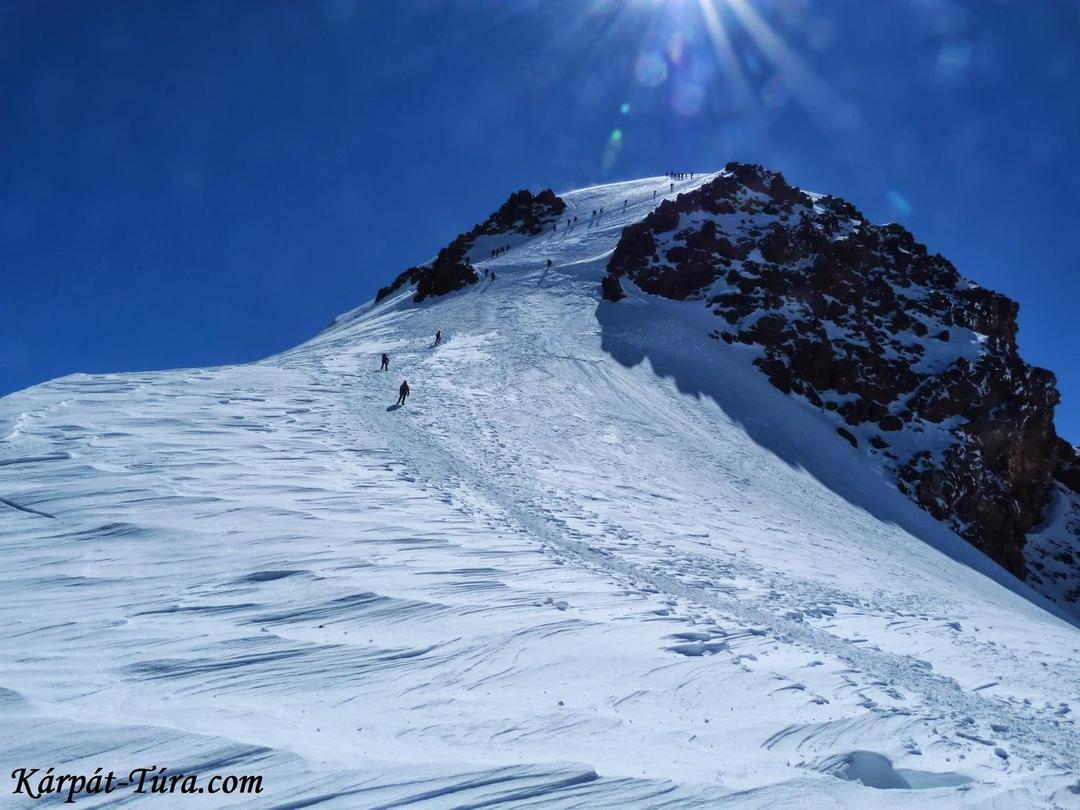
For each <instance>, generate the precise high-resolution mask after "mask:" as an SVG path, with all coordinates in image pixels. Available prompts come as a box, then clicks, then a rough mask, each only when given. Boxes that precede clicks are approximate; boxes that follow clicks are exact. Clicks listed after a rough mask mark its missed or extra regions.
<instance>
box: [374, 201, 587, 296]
mask: <svg viewBox="0 0 1080 810" xmlns="http://www.w3.org/2000/svg"><path fill="white" fill-rule="evenodd" d="M565 210H566V203H565V202H563V200H562V198H560V197H558V196H557V195H556V194H555V192H554V191H552V190H551V189H546V190H544V191H541V192H540V193H539V194H533V193H532V192H530V191H526V190H524V189H523V190H521V191H515V192H514V193H513V194H511V195H510V197H509V199H507V201H506V202H504V203H503V204H502V205H501V206H500V207H499V210H498V211H496V212H495V213H493V214H492V215H491V216H489V217H488V218H487V219H485V220H484V221H483V222H482V223H480V224H479V225H476V226H474V227H473V228H472V230H470V231H468V232H467V233H463V234H459V235H458V236H457V237H456V238H455V239H454V241H453V242H451V243H450V244H449V245H447V246H446V247H444V248H443V249H442V250H440V251H439V254H438V255H437V256H436V257H435V258H434V259H433V260H432V261H430V262H428V263H426V264H421V265H417V266H416V267H410V268H409V269H408V270H405V271H404V272H403V273H401V274H400V275H399V276H398V277H397V278H395V279H394V280H393V281H392V282H391V283H390V284H388V285H386V286H385V287H383V288H382V289H380V290H379V291H378V293H376V295H375V300H376V301H381V300H383V299H384V298H386V296H388V295H390V294H391V293H394V292H397V291H398V290H399V289H401V288H402V287H403V286H405V285H406V284H412V285H415V286H416V294H415V295H414V296H413V301H415V302H416V303H420V302H421V301H423V300H424V299H425V298H428V297H431V296H439V295H446V294H447V293H451V292H454V291H455V290H460V289H462V288H463V287H467V286H468V285H469V284H475V283H476V282H477V281H479V280H480V277H479V275H477V273H476V268H475V267H473V266H472V263H471V262H470V261H469V250H470V249H471V248H472V246H473V245H474V244H475V243H476V240H477V239H478V238H479V237H481V236H499V235H509V234H519V235H524V236H536V235H537V234H540V233H542V232H543V231H544V227H545V226H546V225H547V224H549V223H551V222H552V221H553V220H555V219H556V218H557V217H558V216H559V215H560V214H562V212H563V211H565Z"/></svg>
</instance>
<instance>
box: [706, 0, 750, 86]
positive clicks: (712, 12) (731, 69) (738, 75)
mask: <svg viewBox="0 0 1080 810" xmlns="http://www.w3.org/2000/svg"><path fill="white" fill-rule="evenodd" d="M697 3H698V8H699V10H700V12H701V18H702V20H704V22H705V30H706V31H707V32H708V34H709V38H710V39H711V40H712V43H713V47H714V48H715V49H716V52H717V55H718V56H719V57H720V61H721V62H722V63H723V66H724V71H725V75H726V76H727V77H728V79H729V81H730V82H731V85H732V87H733V88H734V95H735V101H736V105H737V106H742V105H743V104H744V103H745V102H747V101H748V100H749V99H750V95H751V94H750V86H749V84H748V83H747V81H746V76H744V75H743V70H742V65H740V64H739V58H738V56H737V55H736V54H735V48H734V47H733V46H732V44H731V37H729V36H728V32H727V28H725V27H724V21H723V19H721V17H720V12H719V10H718V9H717V7H716V5H715V4H714V3H713V0H697Z"/></svg>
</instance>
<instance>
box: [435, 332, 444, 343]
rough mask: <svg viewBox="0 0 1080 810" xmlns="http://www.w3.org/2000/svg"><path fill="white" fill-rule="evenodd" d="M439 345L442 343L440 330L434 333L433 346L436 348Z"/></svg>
mask: <svg viewBox="0 0 1080 810" xmlns="http://www.w3.org/2000/svg"><path fill="white" fill-rule="evenodd" d="M440 343H442V330H441V329H440V330H439V331H438V332H436V333H435V345H436V346H438V345H439V344H440Z"/></svg>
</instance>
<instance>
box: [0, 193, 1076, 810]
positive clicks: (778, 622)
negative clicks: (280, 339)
mask: <svg viewBox="0 0 1080 810" xmlns="http://www.w3.org/2000/svg"><path fill="white" fill-rule="evenodd" d="M705 179H707V178H705ZM698 182H700V181H699V180H694V181H684V182H682V183H677V184H676V192H677V191H679V190H681V189H685V188H690V187H693V186H694V185H696V184H697V183H698ZM654 190H660V193H659V194H658V195H657V200H659V199H660V198H662V197H663V196H664V194H665V193H667V190H668V181H667V180H664V179H659V178H653V179H649V180H643V181H636V182H633V183H623V184H616V185H612V186H604V187H598V188H593V189H586V190H583V191H577V192H571V193H568V194H564V195H561V196H562V198H563V199H564V200H565V201H566V203H567V206H568V208H567V211H566V214H569V215H573V213H577V215H578V216H579V223H578V226H577V227H576V228H574V229H571V230H570V231H569V232H563V231H562V230H561V229H560V231H559V232H555V233H550V232H546V233H543V234H541V235H538V236H525V235H515V236H514V237H513V238H507V239H506V240H504V242H505V243H509V244H510V245H511V249H510V250H509V251H508V252H506V253H505V254H503V255H501V256H500V257H498V258H497V259H494V260H490V259H488V258H485V256H489V255H490V246H485V245H478V246H477V250H478V251H480V253H479V255H474V256H472V257H471V261H472V262H473V263H474V264H475V265H476V266H477V268H478V269H480V270H484V269H487V270H494V271H496V278H495V280H494V281H490V280H489V279H488V278H482V280H481V281H480V283H478V284H475V285H472V286H470V287H468V288H466V289H465V290H463V291H461V292H458V293H454V294H452V295H449V296H446V297H444V298H441V299H435V300H428V301H426V302H424V303H423V304H421V305H414V304H412V303H411V302H410V301H409V297H410V296H409V292H408V291H407V290H402V291H400V292H398V293H395V294H392V295H391V296H389V297H388V298H387V299H386V300H384V301H383V302H381V303H380V304H378V305H377V306H375V305H367V306H365V307H361V308H360V309H358V310H355V311H353V312H351V313H349V314H348V315H346V316H343V317H342V318H340V319H338V321H337V322H336V324H335V326H334V327H332V328H331V329H329V330H327V332H325V333H324V334H322V335H320V336H318V337H317V338H315V339H314V340H312V341H310V342H309V343H307V344H305V345H304V346H301V347H299V348H297V349H296V350H294V351H291V352H288V353H286V354H284V355H281V356H279V357H276V358H271V359H269V360H267V361H264V362H262V363H256V364H252V365H249V366H242V367H232V368H220V369H212V370H188V371H173V372H162V373H155V374H131V375H103V376H94V377H88V376H72V377H67V378H63V379H60V380H57V381H54V382H52V383H49V384H46V385H42V386H38V387H36V388H33V389H29V390H27V391H24V392H20V393H18V394H14V395H11V396H8V397H5V398H4V399H2V400H0V498H3V503H0V593H2V594H3V596H4V598H3V600H2V601H0V611H2V616H0V618H2V624H0V628H2V629H0V633H2V634H3V639H2V642H0V716H2V721H3V726H4V728H5V729H6V730H7V732H8V733H6V734H5V735H4V737H3V739H2V741H0V765H2V766H3V767H2V768H0V771H3V772H4V773H5V774H6V773H10V771H11V770H13V769H14V768H16V767H24V766H27V767H47V766H49V765H55V766H57V768H58V771H59V770H60V769H61V766H62V769H63V771H64V772H71V773H78V772H85V773H90V772H92V771H93V769H94V768H95V767H98V766H103V767H105V768H106V769H109V768H113V769H115V770H116V771H118V772H121V771H126V770H130V769H131V768H135V767H146V766H151V765H158V766H167V767H169V769H170V771H171V772H176V771H186V772H191V771H196V772H198V773H201V774H211V773H235V774H262V775H263V776H264V787H265V791H264V793H263V794H262V795H261V796H259V797H250V798H248V799H246V800H245V799H243V798H242V797H235V796H234V797H229V798H228V799H215V798H213V797H210V796H201V797H195V798H194V799H192V800H190V806H208V807H210V806H238V807H244V806H247V807H258V808H265V807H301V806H305V807H306V806H315V807H341V808H358V807H361V808H374V807H403V806H407V807H418V808H420V807H423V808H436V807H485V806H492V805H496V806H514V807H617V808H625V807H664V806H669V807H686V806H717V807H720V806H757V807H761V806H777V805H784V804H786V805H790V806H799V807H806V806H840V807H866V806H874V807H909V806H912V804H913V803H914V802H916V801H917V802H918V804H919V805H920V806H923V805H934V804H938V805H944V806H956V805H959V804H963V805H965V806H980V807H1001V808H1014V807H1025V806H1028V807H1046V806H1054V805H1056V806H1076V805H1077V804H1078V802H1080V793H1078V791H1080V785H1078V783H1077V777H1076V772H1077V768H1078V765H1080V742H1078V739H1077V734H1076V727H1075V719H1074V712H1075V711H1076V710H1077V705H1078V704H1080V633H1078V631H1077V629H1076V628H1075V627H1074V626H1073V625H1072V624H1070V623H1069V622H1068V621H1067V620H1066V619H1064V618H1061V617H1059V616H1058V615H1057V613H1056V612H1055V611H1056V608H1054V607H1053V606H1052V605H1050V604H1049V603H1047V602H1045V600H1043V598H1042V597H1041V596H1039V595H1038V594H1036V593H1034V592H1033V591H1031V590H1030V589H1029V588H1028V586H1026V585H1025V584H1023V583H1021V582H1019V581H1018V580H1016V579H1015V578H1013V577H1012V576H1011V575H1010V574H1008V573H1007V572H1005V571H1004V570H1003V569H1001V568H999V567H998V566H996V565H995V564H994V563H992V562H990V561H989V560H988V559H987V558H985V557H984V556H982V555H981V554H979V553H978V552H977V551H975V550H974V549H973V548H972V547H971V546H969V545H968V544H967V543H966V542H964V541H963V540H961V539H960V538H959V537H957V536H956V535H954V534H952V533H951V532H950V531H949V530H948V529H947V528H945V527H944V526H942V525H941V524H939V523H937V522H936V521H934V520H933V519H932V518H931V517H930V516H929V515H927V514H926V513H925V512H922V511H921V510H919V509H918V507H917V506H916V505H915V504H913V503H911V502H910V501H908V500H907V499H906V498H904V497H903V496H901V495H900V494H899V493H898V492H897V491H896V490H895V488H893V487H892V486H891V485H890V484H889V483H888V482H887V481H886V480H885V479H883V478H881V477H878V476H877V475H876V474H874V473H873V472H872V471H870V470H869V468H868V467H866V466H865V464H864V462H863V461H862V459H861V456H860V455H859V454H858V453H857V452H856V451H855V450H854V449H853V448H849V447H848V446H847V445H846V444H844V443H842V442H838V441H837V440H836V435H835V432H834V429H833V427H832V426H831V425H830V424H828V423H827V421H826V420H825V419H824V418H823V417H822V415H821V414H818V413H816V412H814V411H812V410H810V409H808V408H806V407H805V406H804V405H802V404H801V403H799V402H798V401H796V400H794V399H792V398H790V397H786V396H784V395H783V394H781V393H780V392H779V391H777V390H775V389H774V388H773V387H772V386H771V385H770V384H769V382H768V380H767V379H765V378H764V377H763V376H762V375H761V374H760V373H759V372H757V371H756V370H755V369H754V368H753V367H752V366H751V365H750V364H749V363H748V361H747V358H746V357H745V356H744V355H743V354H742V352H743V350H744V347H740V346H737V345H734V346H728V345H724V344H719V343H717V342H715V341H712V340H710V339H709V338H708V336H707V330H705V331H703V330H701V329H699V328H698V325H697V324H694V323H688V322H687V319H686V318H685V317H684V313H683V311H682V310H679V309H677V306H678V305H677V304H676V303H674V302H667V301H661V300H657V299H652V298H649V297H646V296H642V295H639V294H635V293H632V294H631V295H630V297H629V298H627V299H626V300H624V301H622V302H620V304H619V305H617V307H610V306H609V305H607V304H602V303H601V302H600V301H599V300H598V298H599V295H598V294H599V281H600V278H601V277H602V276H603V274H604V272H605V266H606V262H607V258H608V256H609V254H610V251H611V250H612V249H613V247H614V245H615V243H616V242H617V240H618V237H619V234H620V232H621V228H622V226H623V225H625V224H627V223H628V222H630V221H633V220H634V219H640V218H641V217H642V216H644V214H645V213H647V212H648V211H649V210H651V208H652V207H653V206H654V205H655V204H656V201H654V199H653V191H654ZM624 200H626V201H627V206H626V209H625V211H624V209H623V201H624ZM600 207H603V208H604V209H605V214H604V216H603V217H601V218H599V221H598V222H595V223H594V222H592V221H591V217H590V212H591V210H592V209H594V208H595V209H598V208H600ZM549 258H551V259H552V260H553V266H552V267H551V268H548V267H547V266H546V263H547V259H549ZM644 310H648V312H647V315H648V317H647V318H642V317H638V315H639V314H642V311H644ZM706 314H707V313H706ZM646 323H647V326H645V325H644V324H646ZM436 330H442V333H443V335H444V339H445V343H444V345H442V346H440V347H438V348H435V347H433V346H432V345H431V342H432V341H431V339H432V336H433V335H434V333H435V331H436ZM695 344H700V345H701V346H702V349H703V350H702V351H701V352H690V353H689V354H692V355H693V356H695V357H697V358H700V359H697V360H696V361H695V362H694V363H693V364H692V365H691V364H688V363H687V361H686V360H685V358H686V357H687V355H688V352H686V351H685V349H687V348H691V349H692V348H693V346H694V345H695ZM382 351H387V352H388V353H389V354H390V356H391V373H389V374H385V373H379V372H378V371H376V370H375V369H377V368H378V354H379V353H380V352H382ZM402 378H407V379H408V380H409V383H410V385H411V386H412V390H413V396H412V397H410V399H409V401H408V403H407V404H406V406H405V407H403V408H400V409H394V408H393V407H392V405H393V402H394V400H395V399H396V390H397V386H398V384H399V383H400V381H401V379H402ZM912 791H917V793H913V792H912ZM117 797H120V798H123V799H125V800H130V799H133V798H138V797H137V796H132V795H131V794H130V792H128V793H125V792H120V793H117V794H113V796H112V797H110V801H111V800H115V799H116V798H117ZM105 801H106V800H105V798H104V797H98V798H94V797H84V798H81V799H80V800H79V803H78V804H79V806H85V807H94V806H100V805H102V804H104V803H105ZM153 801H157V802H158V803H159V804H160V803H161V801H162V799H160V798H157V797H155V798H154V799H148V801H147V804H148V805H149V804H151V803H152V802H153ZM165 801H167V800H165ZM33 804H34V803H33V802H31V801H29V800H25V799H24V800H23V801H22V803H21V804H20V803H19V801H18V797H14V806H27V807H29V806H33ZM183 806H188V804H187V803H185V804H184V805H183Z"/></svg>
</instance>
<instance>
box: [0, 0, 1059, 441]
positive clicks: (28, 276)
mask: <svg viewBox="0 0 1080 810" xmlns="http://www.w3.org/2000/svg"><path fill="white" fill-rule="evenodd" d="M1077 42H1080V2H1077V1H1076V0H1041V1H1040V2H1031V1H1030V0H1015V2H1010V1H1009V0H971V2H959V1H958V0H874V2H867V0H595V1H592V0H544V2H539V1H537V2H525V1H522V2H508V1H507V0H503V1H501V2H495V1H494V0H492V1H490V2H489V1H488V0H458V1H457V2H449V1H448V0H447V1H446V2H443V1H442V0H418V1H417V2H410V0H394V2H390V0H386V2H379V1H377V0H357V2H350V0H328V1H327V2H306V3H304V2H291V1H290V2H284V1H282V2H274V1H273V0H257V1H256V0H235V1H234V2H229V3H217V2H215V3H199V2H195V1H194V0H185V2H183V3H175V2H171V0H170V1H168V2H167V1H166V0H160V1H159V2H153V1H152V0H139V1H138V2H125V1H124V0H110V2H99V3H73V2H68V1H66V0H65V1H64V2H55V3H54V2H43V1H42V0H33V1H31V0H7V2H5V3H3V4H2V5H0V97H2V98H3V99H4V103H3V106H2V107H0V274H2V275H0V279H2V282H3V285H2V287H0V394H2V393H5V392H8V391H12V390H16V389H18V388H22V387H25V386H27V385H31V384H33V383H36V382H40V381H42V380H45V379H49V378H51V377H54V376H57V375H61V374H66V373H69V372H73V371H122V370H134V369H151V368H163V367H171V366H192V365H209V364H217V363H226V362H238V361H246V360H252V359H256V358H259V357H262V356H265V355H268V354H271V353H273V352H276V351H280V350H282V349H285V348H287V347H289V346H292V345H295V344H296V343H298V342H300V341H302V340H304V339H305V338H307V337H309V336H311V335H312V334H313V333H315V332H316V331H317V330H319V329H320V328H321V327H323V326H324V325H325V324H326V323H328V322H329V321H330V319H331V318H332V317H333V316H334V315H336V314H337V313H339V312H341V311H343V310H346V309H349V308H351V307H353V306H355V305H356V304H358V303H361V302H362V301H364V300H366V299H367V298H369V297H370V296H371V295H372V294H373V292H374V291H375V289H377V288H378V287H379V286H381V285H382V284H384V283H385V282H386V281H387V280H389V279H390V278H392V277H393V276H394V275H396V274H397V273H398V272H399V271H400V270H402V269H403V268H405V267H407V266H409V265H411V264H414V263H416V262H418V261H421V260H423V259H425V258H427V257H428V256H429V255H431V254H433V253H434V252H435V251H436V250H437V249H438V248H439V247H440V246H442V245H444V244H445V243H446V242H448V241H449V240H450V239H451V238H452V237H453V236H454V235H456V234H457V233H458V232H460V231H461V230H464V229H466V228H468V227H470V226H471V225H472V224H473V223H475V222H477V221H479V220H480V219H482V218H483V217H484V216H485V215H486V214H487V213H489V212H490V211H491V210H492V209H493V208H495V207H496V206H497V205H498V204H499V203H500V202H501V201H502V200H503V199H505V197H506V196H507V195H508V194H509V192H510V191H512V190H514V189H517V188H520V187H530V188H533V189H539V188H543V187H547V186H551V187H554V188H555V189H556V190H562V189H567V188H573V187H578V186H582V185H587V184H590V183H595V182H603V181H607V180H615V179H623V178H629V177H637V176H643V175H651V174H662V173H664V172H666V171H668V170H669V169H677V170H686V171H690V170H694V171H708V170H713V169H716V168H718V167H721V166H723V165H724V164H725V163H726V162H728V161H729V160H741V161H751V162H758V163H763V164H765V165H766V166H768V167H770V168H774V169H779V170H781V171H783V172H784V173H785V175H786V176H787V178H788V179H789V180H790V181H791V182H793V183H796V184H798V185H801V186H803V187H806V188H809V189H812V190H817V191H823V192H830V193H834V194H838V195H840V196H843V197H846V198H847V199H849V200H850V201H851V202H853V203H854V204H855V205H856V206H857V207H858V208H859V209H860V210H862V211H863V212H864V213H866V214H867V215H868V216H870V217H871V218H872V219H874V220H876V221H889V220H895V221H900V222H903V223H904V224H905V225H907V226H908V227H909V228H910V229H911V230H912V231H913V232H914V233H915V235H916V237H917V238H918V239H919V240H920V241H922V242H925V243H926V244H927V245H928V246H929V247H930V249H931V250H934V251H940V252H942V253H943V254H944V255H946V256H947V257H948V258H950V259H951V260H952V261H953V262H954V263H955V264H956V265H957V267H958V268H959V269H960V271H961V272H962V273H963V274H965V275H967V276H968V277H970V278H973V279H975V280H976V281H978V282H979V283H981V284H983V285H985V286H988V287H992V288H994V289H997V290H1000V291H1002V292H1004V293H1006V294H1007V295H1009V296H1010V297H1012V298H1014V299H1016V300H1018V301H1019V302H1020V305H1021V316H1020V325H1021V330H1020V344H1021V349H1022V351H1023V354H1024V356H1025V358H1026V359H1027V360H1028V361H1029V362H1032V363H1035V364H1038V365H1042V366H1045V367H1048V368H1050V369H1052V370H1053V371H1055V372H1056V373H1057V375H1058V378H1059V384H1060V388H1061V390H1062V392H1063V403H1062V405H1061V406H1060V407H1059V409H1058V424H1059V429H1060V430H1061V432H1062V433H1063V434H1064V435H1065V436H1067V437H1068V438H1070V439H1072V440H1073V441H1074V442H1075V441H1080V362H1078V359H1080V358H1078V355H1080V349H1078V348H1077V347H1078V346H1080V323H1078V321H1080V318H1078V317H1077V316H1076V312H1077V302H1078V301H1080V280H1078V276H1080V273H1078V267H1077V259H1076V251H1075V247H1074V245H1075V239H1076V237H1075V233H1076V229H1077V225H1078V221H1080V220H1078V215H1080V164H1078V162H1077V161H1076V154H1075V150H1076V145H1077V144H1078V143H1080V104H1078V99H1080V48H1077Z"/></svg>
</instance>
